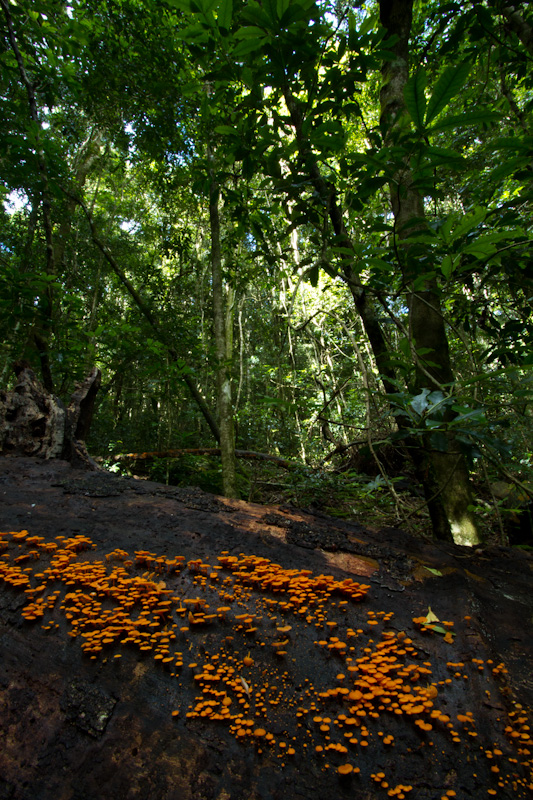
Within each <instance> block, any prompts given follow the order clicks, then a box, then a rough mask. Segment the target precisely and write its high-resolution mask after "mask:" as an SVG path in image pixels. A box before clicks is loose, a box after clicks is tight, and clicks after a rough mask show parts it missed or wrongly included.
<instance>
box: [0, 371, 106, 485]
mask: <svg viewBox="0 0 533 800" xmlns="http://www.w3.org/2000/svg"><path fill="white" fill-rule="evenodd" d="M15 374H16V376H17V383H16V386H15V388H14V389H13V390H12V391H10V392H6V391H0V453H1V454H3V455H32V456H39V457H40V458H45V459H53V458H63V459H66V460H67V461H69V462H70V463H72V464H74V465H76V466H80V467H88V468H90V469H98V467H97V465H96V463H95V462H94V461H93V460H92V459H91V458H90V456H89V454H88V452H87V449H86V447H85V444H84V439H85V438H86V437H87V435H88V433H89V428H90V425H91V420H92V415H93V410H94V401H95V399H96V394H97V392H98V389H99V387H100V381H101V373H100V370H98V369H93V370H92V372H91V373H90V374H89V375H88V377H87V378H86V379H85V380H84V381H83V382H82V383H81V384H80V385H79V386H78V387H77V388H76V391H75V392H74V393H73V394H72V396H71V399H70V403H69V405H68V407H67V408H65V406H64V404H63V403H62V402H61V400H60V399H59V398H58V397H56V396H55V395H53V394H50V393H49V392H48V391H47V390H46V389H45V388H44V387H43V386H42V384H41V383H40V382H39V381H38V380H37V378H36V376H35V373H34V372H33V371H32V370H31V369H30V368H29V367H28V366H26V365H24V364H18V365H16V366H15Z"/></svg>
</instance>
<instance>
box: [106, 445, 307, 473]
mask: <svg viewBox="0 0 533 800" xmlns="http://www.w3.org/2000/svg"><path fill="white" fill-rule="evenodd" d="M184 455H193V456H220V448H219V447H182V448H179V449H177V450H151V451H150V452H147V453H119V454H117V455H114V456H111V458H109V459H107V460H108V461H111V462H112V463H118V462H120V461H142V460H146V459H152V458H179V457H180V456H184ZM235 456H236V457H237V458H242V459H245V460H249V461H270V462H271V463H273V464H275V465H276V466H277V467H281V468H282V469H286V470H294V469H298V468H299V467H301V466H302V465H301V464H298V463H297V462H296V461H288V460H287V459H285V458H280V456H272V455H269V454H268V453H256V452H254V451H253V450H235Z"/></svg>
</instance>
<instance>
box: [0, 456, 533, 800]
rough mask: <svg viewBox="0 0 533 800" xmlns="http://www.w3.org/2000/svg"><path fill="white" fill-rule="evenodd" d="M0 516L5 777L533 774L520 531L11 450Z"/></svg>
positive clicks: (276, 789)
mask: <svg viewBox="0 0 533 800" xmlns="http://www.w3.org/2000/svg"><path fill="white" fill-rule="evenodd" d="M0 531H1V533H0V800H4V799H7V798H9V800H30V798H31V800H57V798H61V800H93V799H94V798H98V799H99V800H107V798H109V800H111V798H113V800H117V799H118V798H125V799H126V800H130V798H131V800H133V798H143V799H145V798H149V799H150V800H159V799H160V798H161V800H163V799H164V800H173V799H174V798H176V800H177V798H180V800H241V799H242V800H245V799H246V800H281V798H284V799H286V798H287V799H288V800H291V798H306V799H307V798H309V797H313V798H314V800H332V798H337V797H339V798H351V800H354V799H355V800H358V799H360V800H374V798H376V800H377V799H378V798H384V800H385V798H387V797H398V798H400V799H401V798H402V797H408V798H409V797H411V798H414V797H416V798H417V800H438V798H441V797H457V798H476V799H477V798H485V797H487V798H489V797H491V796H495V797H498V798H514V799H515V800H516V798H526V797H529V796H530V793H531V791H532V789H533V775H532V771H533V740H532V736H531V727H530V726H531V719H532V713H531V709H532V707H533V675H532V671H531V664H532V663H533V631H532V628H533V624H532V622H533V595H532V592H531V580H532V574H533V558H532V556H531V555H530V554H528V553H525V552H522V551H520V550H517V549H512V548H503V547H483V548H478V549H476V550H471V549H465V548H460V547H456V546H453V545H445V544H440V543H439V544H436V543H431V542H428V541H426V540H423V539H418V538H415V537H413V536H411V535H409V534H407V533H404V532H402V531H401V530H398V529H394V528H386V529H383V530H375V529H374V530H371V529H369V528H367V527H365V525H364V524H362V523H361V524H356V523H354V522H344V521H342V520H338V519H333V518H331V517H327V516H325V515H311V514H309V513H307V512H303V511H299V510H297V509H294V508H288V507H283V506H282V507H265V506H259V505H254V504H250V503H246V502H243V501H230V500H226V499H224V498H219V497H215V496H213V495H210V494H207V493H205V492H202V491H200V490H198V489H183V488H177V487H172V486H164V485H162V484H157V483H152V482H149V481H140V480H134V479H129V478H123V477H119V476H116V475H111V474H110V473H105V472H82V471H77V470H74V469H73V468H72V467H71V466H70V465H69V464H68V463H66V462H63V461H57V460H56V461H43V460H38V459H32V458H14V457H13V458H11V457H2V458H0ZM430 611H431V612H432V613H433V614H434V615H435V617H436V618H437V619H433V618H432V616H431V614H430ZM428 615H429V616H428ZM432 619H433V621H432ZM429 625H431V626H432V629H430V628H429ZM339 767H341V768H342V769H341V771H340V772H339ZM343 772H346V774H345V775H343V774H342V773H343Z"/></svg>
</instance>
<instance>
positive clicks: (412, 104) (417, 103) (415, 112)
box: [403, 67, 427, 130]
mask: <svg viewBox="0 0 533 800" xmlns="http://www.w3.org/2000/svg"><path fill="white" fill-rule="evenodd" d="M426 85H427V76H426V70H425V69H424V68H423V67H422V68H421V69H419V70H418V72H417V73H416V74H415V75H412V76H411V77H410V78H409V80H408V81H407V83H406V84H405V88H404V91H403V96H404V100H405V105H406V106H407V110H408V112H409V115H410V117H411V119H412V120H413V122H414V124H415V126H416V128H417V129H418V130H421V129H422V128H423V127H424V116H425V113H426V96H425V94H424V92H425V88H426Z"/></svg>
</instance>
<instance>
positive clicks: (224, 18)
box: [218, 0, 233, 31]
mask: <svg viewBox="0 0 533 800" xmlns="http://www.w3.org/2000/svg"><path fill="white" fill-rule="evenodd" d="M232 18H233V0H222V2H221V3H220V4H219V6H218V24H219V26H220V27H221V28H225V29H226V30H227V31H229V29H230V28H231V20H232Z"/></svg>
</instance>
